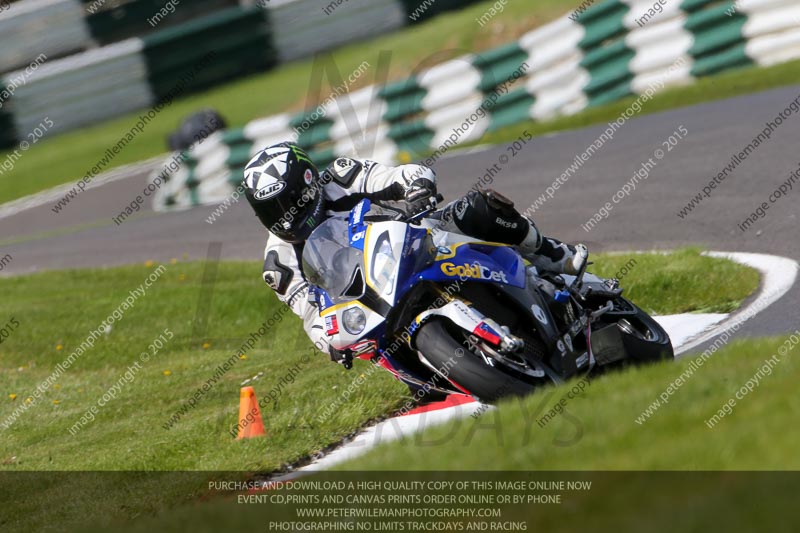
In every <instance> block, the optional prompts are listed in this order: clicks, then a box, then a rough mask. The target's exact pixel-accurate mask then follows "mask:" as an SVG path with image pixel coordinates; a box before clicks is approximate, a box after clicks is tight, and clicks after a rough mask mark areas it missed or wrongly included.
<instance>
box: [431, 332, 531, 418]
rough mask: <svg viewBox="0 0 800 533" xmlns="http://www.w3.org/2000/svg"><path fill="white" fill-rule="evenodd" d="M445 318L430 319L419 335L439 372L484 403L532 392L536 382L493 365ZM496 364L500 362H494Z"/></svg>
mask: <svg viewBox="0 0 800 533" xmlns="http://www.w3.org/2000/svg"><path fill="white" fill-rule="evenodd" d="M447 324H448V322H447V321H446V320H444V319H438V318H437V319H431V320H429V321H427V322H425V324H423V325H422V327H421V328H420V330H419V332H417V335H416V346H417V349H418V350H419V351H420V352H422V354H423V356H424V357H425V358H426V359H427V360H428V362H430V363H431V364H432V365H433V366H434V367H435V368H436V369H437V370H439V372H441V373H443V374H445V376H447V378H448V379H449V380H450V381H452V382H453V383H455V384H457V385H458V386H459V387H461V388H463V389H465V390H467V391H468V392H470V393H471V394H473V395H475V396H477V397H478V399H480V400H481V401H484V402H492V401H496V400H498V399H500V398H503V397H507V396H524V395H526V394H530V393H531V392H532V391H533V390H534V388H535V385H534V384H532V383H528V382H526V381H524V379H523V375H521V374H519V373H516V372H514V371H512V370H510V369H509V370H508V371H504V370H506V369H503V370H501V369H500V367H499V366H490V365H489V364H487V363H486V361H485V360H484V359H483V357H482V356H481V355H479V354H478V353H476V351H475V348H474V347H472V346H470V344H469V343H468V342H465V341H459V340H457V338H456V335H457V334H454V332H451V330H450V328H448V327H447ZM495 364H496V365H497V363H495Z"/></svg>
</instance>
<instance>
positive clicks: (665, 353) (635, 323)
mask: <svg viewBox="0 0 800 533" xmlns="http://www.w3.org/2000/svg"><path fill="white" fill-rule="evenodd" d="M625 303H626V304H627V306H630V307H631V308H632V310H633V313H631V314H629V315H627V316H624V317H622V318H618V319H617V320H615V321H614V322H615V323H616V327H617V328H618V329H619V332H620V337H621V341H622V345H623V347H624V350H625V353H626V355H627V358H628V361H629V362H631V363H651V362H656V361H664V360H671V359H674V358H675V352H674V350H673V348H672V341H671V340H670V338H669V335H668V334H667V332H666V331H665V330H664V328H663V327H662V326H661V324H659V323H658V322H656V321H655V319H653V317H651V316H650V315H648V314H647V313H645V312H644V311H642V310H641V309H639V307H637V306H636V305H634V304H633V303H631V302H628V301H627V300H625Z"/></svg>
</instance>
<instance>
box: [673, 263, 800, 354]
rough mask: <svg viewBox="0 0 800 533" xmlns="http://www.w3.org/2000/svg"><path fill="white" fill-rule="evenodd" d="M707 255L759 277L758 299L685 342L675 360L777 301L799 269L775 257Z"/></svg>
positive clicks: (797, 266)
mask: <svg viewBox="0 0 800 533" xmlns="http://www.w3.org/2000/svg"><path fill="white" fill-rule="evenodd" d="M707 255H708V256H709V257H717V258H722V259H730V260H731V261H735V262H737V263H740V264H742V265H745V266H749V267H751V268H755V269H756V270H758V271H759V272H760V273H761V291H760V292H759V294H758V297H757V298H756V299H755V300H753V301H752V302H751V303H750V304H749V305H747V306H746V307H744V308H743V309H739V310H738V311H736V312H735V313H733V314H731V315H730V316H728V317H727V318H726V319H725V320H723V321H722V322H720V323H719V324H717V325H716V326H715V327H714V328H712V329H711V330H710V331H705V332H703V333H701V334H699V335H698V336H696V337H695V338H692V339H690V340H689V342H687V343H686V344H684V345H683V346H681V348H680V350H677V349H676V350H675V355H676V356H677V355H680V354H684V353H686V352H688V351H689V350H692V349H694V348H696V347H698V346H700V345H701V344H703V343H705V342H708V341H709V340H711V339H713V338H714V337H716V336H717V335H720V334H722V333H723V332H724V331H725V330H727V329H729V328H731V327H732V326H736V325H737V324H742V323H744V322H746V321H747V320H749V319H751V318H753V317H754V316H756V315H757V314H758V313H760V312H761V311H763V310H764V309H766V308H767V307H769V306H770V305H772V304H774V303H775V302H777V301H778V300H780V299H781V298H782V297H783V296H784V295H785V294H786V293H787V292H789V290H790V289H791V288H792V286H794V283H795V281H797V275H798V272H800V265H798V263H797V261H794V260H792V259H788V258H786V257H778V256H776V255H766V254H748V253H739V252H708V253H707ZM737 329H738V328H737Z"/></svg>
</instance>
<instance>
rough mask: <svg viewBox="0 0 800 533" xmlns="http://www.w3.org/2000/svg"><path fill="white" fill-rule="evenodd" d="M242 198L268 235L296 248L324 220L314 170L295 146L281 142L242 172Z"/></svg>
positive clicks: (263, 153)
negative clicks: (243, 196)
mask: <svg viewBox="0 0 800 533" xmlns="http://www.w3.org/2000/svg"><path fill="white" fill-rule="evenodd" d="M243 185H244V188H245V197H246V198H247V201H248V203H249V204H250V206H251V207H252V208H253V211H255V214H256V216H257V217H258V219H259V220H260V221H261V224H263V225H264V227H265V228H267V229H268V230H269V231H270V232H271V233H273V234H274V235H276V236H277V237H279V238H280V239H282V240H284V241H287V242H290V243H293V244H297V243H301V242H303V241H305V240H306V239H307V238H308V237H309V235H311V232H312V231H314V228H316V227H317V226H318V225H319V224H320V223H321V222H322V221H323V220H324V219H325V206H324V197H323V192H322V183H321V182H320V179H319V172H318V171H317V167H316V166H315V165H314V163H313V162H312V161H311V158H310V157H309V156H308V154H307V153H306V152H305V151H304V150H303V149H302V148H300V147H299V146H297V145H296V144H293V143H290V142H283V143H279V144H275V145H272V146H270V147H268V148H265V149H263V150H261V151H260V152H258V153H257V154H256V155H255V156H254V157H253V158H252V159H251V160H250V162H248V163H247V165H246V166H245V169H244V182H243Z"/></svg>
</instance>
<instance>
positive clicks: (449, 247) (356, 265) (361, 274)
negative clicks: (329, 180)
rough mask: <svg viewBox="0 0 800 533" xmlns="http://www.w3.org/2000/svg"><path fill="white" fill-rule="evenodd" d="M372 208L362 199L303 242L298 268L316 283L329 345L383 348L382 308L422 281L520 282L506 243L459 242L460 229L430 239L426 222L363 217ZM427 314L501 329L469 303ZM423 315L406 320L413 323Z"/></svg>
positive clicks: (517, 263)
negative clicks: (363, 344)
mask: <svg viewBox="0 0 800 533" xmlns="http://www.w3.org/2000/svg"><path fill="white" fill-rule="evenodd" d="M371 207H372V206H371V204H370V202H369V200H362V201H361V202H360V203H359V204H358V205H356V207H355V208H353V210H352V211H351V212H350V215H349V217H348V218H346V219H345V218H330V219H328V220H326V221H325V222H324V223H323V224H321V225H320V226H319V227H318V228H317V229H315V230H314V233H312V235H311V237H310V238H309V239H308V241H307V242H306V245H305V248H304V252H303V270H304V272H305V274H306V277H307V279H308V280H309V282H310V283H311V284H312V285H314V286H316V287H315V289H314V291H313V292H314V295H315V299H316V302H317V305H318V307H319V310H320V316H321V317H323V318H324V321H325V329H326V333H327V334H328V335H329V337H330V343H331V345H332V346H333V347H334V348H337V349H345V348H348V347H351V346H353V345H355V344H357V343H359V342H360V341H364V340H372V341H375V343H376V344H377V346H378V347H380V348H384V349H385V348H386V339H384V333H385V327H386V323H385V318H386V316H387V314H388V313H389V311H390V310H391V309H392V307H394V306H396V305H402V299H403V297H404V296H405V295H406V294H407V293H408V292H409V291H410V290H411V289H412V288H413V287H414V286H415V285H416V284H418V283H420V282H422V281H432V282H438V283H440V284H448V285H450V284H456V283H464V282H470V283H476V282H477V283H493V284H505V285H510V286H513V287H518V288H524V287H525V265H524V263H523V261H522V259H521V257H520V256H519V254H517V253H516V252H515V251H514V250H513V249H511V248H509V247H508V246H507V245H500V244H493V243H485V242H463V241H464V240H466V238H465V237H463V236H459V235H455V234H447V233H446V232H437V233H438V234H440V235H441V236H443V238H441V239H439V238H437V239H436V240H437V241H439V244H440V245H438V246H437V245H436V244H434V238H433V235H432V232H431V231H430V230H428V229H424V228H421V227H415V226H412V225H409V224H407V223H404V222H395V221H381V222H373V221H365V215H366V214H367V213H368V212H370V209H371ZM370 214H371V215H372V214H373V213H370ZM448 239H449V240H450V241H452V243H448ZM459 240H460V241H461V242H458V241H459ZM465 309H467V310H468V311H469V312H468V313H465ZM432 313H436V314H442V315H444V316H447V317H448V318H451V319H453V320H454V321H456V322H457V323H459V322H460V323H459V325H461V326H462V327H465V328H467V329H468V331H472V330H473V329H478V330H479V331H486V332H487V335H489V336H492V337H494V336H499V335H500V333H499V332H497V331H494V326H496V325H495V324H491V321H486V320H484V317H483V316H482V315H481V314H480V313H478V312H477V311H475V310H474V309H472V308H471V307H468V306H461V305H459V304H458V303H453V302H450V303H449V304H447V305H445V306H443V307H442V308H441V309H438V310H429V311H428V312H426V314H423V315H429V314H432ZM423 315H420V317H418V319H417V321H416V324H411V325H409V326H410V327H411V328H412V329H416V326H417V325H418V324H419V321H420V320H424V318H425V316H423ZM487 322H488V325H487Z"/></svg>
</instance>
